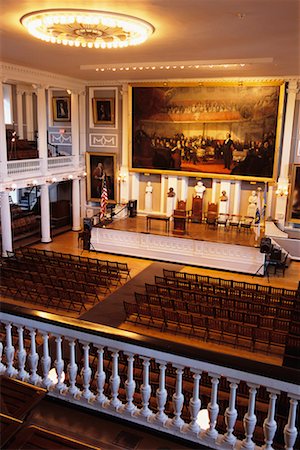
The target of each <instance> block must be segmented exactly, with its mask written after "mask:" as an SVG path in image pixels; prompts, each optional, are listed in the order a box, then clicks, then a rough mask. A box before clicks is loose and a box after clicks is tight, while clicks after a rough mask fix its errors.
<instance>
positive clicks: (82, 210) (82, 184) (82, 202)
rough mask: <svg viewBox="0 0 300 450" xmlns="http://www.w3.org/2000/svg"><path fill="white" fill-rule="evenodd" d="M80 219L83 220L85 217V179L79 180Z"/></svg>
mask: <svg viewBox="0 0 300 450" xmlns="http://www.w3.org/2000/svg"><path fill="white" fill-rule="evenodd" d="M79 189H80V217H81V219H83V217H85V215H86V178H81V180H80V188H79Z"/></svg>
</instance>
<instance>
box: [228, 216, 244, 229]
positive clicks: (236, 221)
mask: <svg viewBox="0 0 300 450" xmlns="http://www.w3.org/2000/svg"><path fill="white" fill-rule="evenodd" d="M241 218H242V216H241V215H240V214H231V216H230V217H229V220H228V223H229V227H230V228H231V229H233V228H235V229H236V230H240V223H241Z"/></svg>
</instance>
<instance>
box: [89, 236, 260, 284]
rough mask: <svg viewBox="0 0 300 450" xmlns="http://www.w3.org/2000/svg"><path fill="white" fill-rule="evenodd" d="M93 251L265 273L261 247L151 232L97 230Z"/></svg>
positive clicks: (93, 237) (93, 241)
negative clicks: (160, 234)
mask: <svg viewBox="0 0 300 450" xmlns="http://www.w3.org/2000/svg"><path fill="white" fill-rule="evenodd" d="M91 250H96V251H99V252H104V253H105V252H106V253H116V254H120V255H128V256H138V257H140V258H150V259H157V260H161V261H168V262H177V263H181V264H186V265H195V266H199V267H209V268H215V269H221V270H230V271H234V272H242V273H250V274H256V273H257V274H259V275H263V274H264V261H265V255H264V254H262V253H260V250H259V248H255V247H247V246H243V245H235V244H223V243H218V242H208V241H198V240H193V239H185V238H178V237H169V236H159V235H155V234H149V233H136V232H130V231H119V230H111V229H108V228H93V229H92V236H91Z"/></svg>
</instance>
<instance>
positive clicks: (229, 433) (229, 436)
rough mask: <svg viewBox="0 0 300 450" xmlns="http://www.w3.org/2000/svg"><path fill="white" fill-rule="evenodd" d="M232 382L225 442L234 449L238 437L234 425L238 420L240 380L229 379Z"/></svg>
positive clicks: (226, 413)
mask: <svg viewBox="0 0 300 450" xmlns="http://www.w3.org/2000/svg"><path fill="white" fill-rule="evenodd" d="M228 381H229V382H230V385H229V387H230V394H229V406H228V408H226V411H225V423H226V433H225V435H224V438H223V442H224V443H225V442H226V443H227V444H229V446H230V447H233V446H234V444H235V442H236V437H235V436H234V434H233V430H234V425H235V422H236V419H237V410H236V408H235V400H236V390H237V387H238V383H239V380H235V379H234V378H228Z"/></svg>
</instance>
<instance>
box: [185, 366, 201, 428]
mask: <svg viewBox="0 0 300 450" xmlns="http://www.w3.org/2000/svg"><path fill="white" fill-rule="evenodd" d="M191 371H192V372H193V373H194V374H193V379H194V385H193V397H191V399H190V404H189V410H190V415H191V419H192V420H191V422H190V423H189V425H188V429H189V430H190V431H192V432H193V433H199V432H200V431H201V430H200V426H199V425H198V423H197V416H198V413H199V411H200V408H201V400H200V398H199V382H200V380H201V374H202V372H198V371H196V370H193V369H191Z"/></svg>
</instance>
